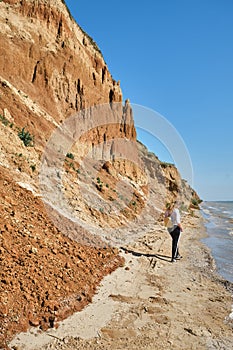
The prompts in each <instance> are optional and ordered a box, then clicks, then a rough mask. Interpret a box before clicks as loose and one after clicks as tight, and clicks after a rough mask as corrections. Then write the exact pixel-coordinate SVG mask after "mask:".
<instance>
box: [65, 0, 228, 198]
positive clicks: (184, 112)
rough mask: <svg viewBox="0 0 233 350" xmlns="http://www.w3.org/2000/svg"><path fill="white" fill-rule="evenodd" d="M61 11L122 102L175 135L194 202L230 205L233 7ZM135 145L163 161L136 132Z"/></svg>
mask: <svg viewBox="0 0 233 350" xmlns="http://www.w3.org/2000/svg"><path fill="white" fill-rule="evenodd" d="M66 4H67V6H68V8H69V10H70V12H71V14H72V15H73V17H74V18H75V19H76V21H77V22H78V24H79V25H80V26H81V27H82V28H83V29H84V30H85V31H86V32H87V33H88V34H89V35H90V36H91V37H92V38H93V39H94V40H95V42H96V43H97V45H98V46H99V48H100V49H101V51H102V53H103V56H104V59H105V61H106V63H107V65H108V68H109V70H110V72H111V74H112V76H113V78H114V79H115V80H117V81H118V80H120V82H121V83H120V85H121V89H122V92H123V98H124V99H127V98H129V99H130V101H131V103H134V104H139V105H142V106H145V107H146V108H149V109H152V110H154V111H157V112H158V113H160V114H161V115H162V116H163V117H164V118H166V119H167V120H168V121H169V122H170V123H171V124H172V125H173V126H174V128H175V129H176V130H177V132H178V133H179V135H180V136H181V138H182V139H183V141H184V143H185V145H186V147H187V149H188V152H189V154H190V157H191V161H192V166H193V174H194V177H193V183H192V185H193V187H194V188H195V190H196V191H197V192H198V193H199V195H200V196H201V198H202V199H204V200H233V136H232V134H233V1H232V0H144V1H143V2H141V1H137V2H136V1H131V0H128V1H123V0H118V1H117V2H109V1H105V0H104V1H99V2H97V1H85V2H84V1H71V0H66ZM138 138H139V139H140V140H141V141H142V142H143V143H144V144H145V145H146V146H147V147H148V148H149V149H150V150H151V151H153V152H154V153H155V154H156V155H157V156H158V157H159V158H160V159H161V160H163V161H171V157H170V154H169V152H168V151H167V150H166V149H165V148H164V146H162V145H161V143H159V142H158V141H157V139H155V138H153V137H151V136H149V134H148V133H146V132H143V131H141V130H140V129H139V130H138ZM181 175H183V174H181ZM184 177H185V176H184Z"/></svg>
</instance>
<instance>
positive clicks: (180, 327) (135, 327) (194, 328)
mask: <svg viewBox="0 0 233 350" xmlns="http://www.w3.org/2000/svg"><path fill="white" fill-rule="evenodd" d="M183 227H184V232H183V233H182V236H181V239H180V252H181V254H182V259H181V260H179V261H177V262H176V263H171V262H170V259H171V238H170V236H169V234H168V233H167V232H166V229H165V228H164V227H163V226H162V225H160V224H157V225H155V227H154V231H151V230H150V232H149V233H145V236H144V237H143V238H141V239H140V240H139V241H138V242H136V243H134V244H131V245H129V246H127V247H123V249H121V255H122V256H124V257H125V266H124V267H121V268H118V269H117V270H116V271H114V272H113V273H112V274H111V275H108V276H107V277H105V278H104V279H103V281H102V283H101V285H100V287H99V288H98V292H97V294H96V295H95V297H94V298H93V302H92V303H91V304H89V305H88V306H87V307H86V308H85V309H84V310H82V311H81V312H78V313H76V314H74V315H73V316H71V317H69V318H68V319H66V320H65V321H63V322H60V325H59V327H58V329H49V330H48V331H47V332H41V331H40V330H37V329H35V328H34V329H31V331H29V332H27V333H25V334H20V335H18V336H16V337H15V339H14V340H13V341H12V342H11V344H10V346H11V347H12V348H14V349H18V350H22V349H24V350H32V349H33V350H35V349H41V350H42V349H43V350H48V349H62V350H71V349H72V350H75V349H77V350H79V349H86V350H94V349H95V350H96V349H101V350H105V349H106V350H107V349H108V350H109V349H113V350H120V349H129V350H131V349H132V350H133V349H137V350H139V349H148V350H149V349H151V350H152V349H153V350H154V349H160V350H167V349H174V350H178V349H179V350H180V349H185V350H194V349H196V350H202V349H226V350H229V349H233V320H231V319H229V314H230V313H231V311H232V304H233V300H232V293H233V289H232V285H231V284H230V283H227V282H226V281H224V280H223V279H222V278H221V277H220V276H218V275H217V274H216V271H215V264H214V261H213V259H212V257H211V255H210V252H209V250H208V249H207V248H206V247H205V246H204V245H203V244H202V243H201V242H200V239H201V238H202V237H204V236H205V228H204V225H203V220H202V218H201V217H200V214H199V212H196V213H195V216H190V215H189V216H186V217H185V218H183Z"/></svg>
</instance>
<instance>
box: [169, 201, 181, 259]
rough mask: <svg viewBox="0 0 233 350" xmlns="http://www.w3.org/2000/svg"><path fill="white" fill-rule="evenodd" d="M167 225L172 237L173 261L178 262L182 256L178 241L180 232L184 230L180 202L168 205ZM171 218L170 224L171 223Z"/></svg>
mask: <svg viewBox="0 0 233 350" xmlns="http://www.w3.org/2000/svg"><path fill="white" fill-rule="evenodd" d="M164 216H165V219H164V221H165V225H166V226H167V229H168V232H169V233H170V235H171V237H172V259H171V261H172V262H176V260H179V259H180V258H181V256H180V254H179V249H178V243H179V239H180V233H181V232H182V231H183V229H182V226H181V220H180V211H179V209H178V203H177V202H174V203H171V204H168V205H167V210H166V212H165V215H164ZM169 218H170V224H169Z"/></svg>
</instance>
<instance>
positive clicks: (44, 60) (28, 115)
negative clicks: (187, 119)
mask: <svg viewBox="0 0 233 350" xmlns="http://www.w3.org/2000/svg"><path fill="white" fill-rule="evenodd" d="M0 6H1V13H0V16H1V34H0V42H1V55H0V76H1V81H2V84H4V81H5V82H7V83H9V84H11V85H6V84H5V85H4V86H2V99H4V100H3V101H2V103H1V104H2V105H3V104H5V105H6V106H8V108H9V111H10V113H11V115H13V116H14V119H15V122H16V123H17V124H20V125H23V126H24V125H27V126H28V128H29V129H30V130H32V129H33V130H34V132H35V130H36V131H37V132H38V134H39V135H40V137H41V138H43V135H44V132H45V129H46V131H47V136H48V134H49V133H50V132H51V129H52V128H53V127H54V125H56V124H57V123H61V122H62V121H64V120H65V119H66V118H67V117H68V116H70V115H72V114H74V113H75V112H77V111H80V110H81V109H83V108H87V107H89V106H93V105H96V104H104V103H109V102H121V101H122V93H121V89H120V86H119V83H117V82H116V81H114V80H113V78H112V77H111V75H110V73H109V71H108V68H107V66H106V64H105V62H104V59H103V57H102V54H101V53H100V51H99V49H98V47H97V45H96V44H95V43H94V41H93V40H92V39H91V38H89V37H88V35H87V34H85V33H84V32H83V31H82V30H81V28H80V27H79V26H78V25H77V24H76V23H75V22H74V21H73V20H72V18H71V17H70V15H69V12H68V11H67V8H66V6H65V4H64V3H63V2H62V1H56V0H51V1H45V0H44V1H28V0H27V1H26V0H23V1H20V2H18V1H14V0H7V1H4V2H1V4H0ZM13 88H15V91H13ZM7 95H8V96H7ZM37 109H40V112H41V114H42V116H40V117H39V118H38V116H37V115H38V113H37ZM43 114H44V116H43ZM46 117H47V118H46ZM45 118H46V119H49V122H50V123H48V120H46V121H44V119H45ZM113 132H114V130H111V131H110V130H109V131H108V133H109V134H111V133H113ZM124 136H126V137H128V138H135V136H136V134H135V130H134V127H133V123H132V127H131V128H130V129H129V130H127V132H126V133H125V135H124ZM42 141H43V140H42Z"/></svg>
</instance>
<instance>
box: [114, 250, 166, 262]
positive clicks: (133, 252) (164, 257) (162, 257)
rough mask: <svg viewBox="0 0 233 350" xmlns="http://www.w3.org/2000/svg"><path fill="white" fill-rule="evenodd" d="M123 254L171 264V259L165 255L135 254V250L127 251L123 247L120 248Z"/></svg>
mask: <svg viewBox="0 0 233 350" xmlns="http://www.w3.org/2000/svg"><path fill="white" fill-rule="evenodd" d="M120 249H122V250H123V251H124V252H126V253H130V254H132V255H134V256H146V257H147V258H157V259H159V260H164V261H167V262H171V257H170V256H167V255H161V254H150V253H141V252H136V251H135V250H131V249H127V248H124V247H121V248H120Z"/></svg>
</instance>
